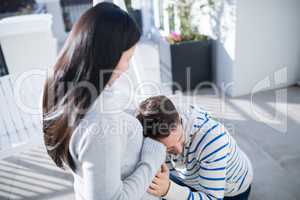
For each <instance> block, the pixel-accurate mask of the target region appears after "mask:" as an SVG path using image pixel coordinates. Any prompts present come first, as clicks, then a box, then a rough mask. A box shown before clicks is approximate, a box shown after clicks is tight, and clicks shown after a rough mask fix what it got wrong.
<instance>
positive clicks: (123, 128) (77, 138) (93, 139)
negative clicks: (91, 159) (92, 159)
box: [69, 111, 142, 159]
mask: <svg viewBox="0 0 300 200" xmlns="http://www.w3.org/2000/svg"><path fill="white" fill-rule="evenodd" d="M134 134H142V126H141V125H140V123H139V121H138V120H137V119H136V118H135V117H134V116H133V115H130V114H128V113H126V112H120V113H115V114H105V113H99V112H95V111H92V112H88V113H87V114H86V115H85V117H84V118H83V119H82V120H81V122H80V123H79V125H78V126H77V127H76V129H75V130H74V131H73V134H72V136H71V140H70V147H69V149H70V153H71V155H72V157H73V158H77V159H80V154H83V152H86V151H87V150H88V149H89V148H91V147H92V146H93V145H99V146H100V145H101V144H102V143H105V142H106V143H107V142H109V143H111V144H113V143H116V144H115V145H120V143H121V144H122V146H125V144H126V142H127V140H128V138H130V137H131V136H133V135H134Z"/></svg>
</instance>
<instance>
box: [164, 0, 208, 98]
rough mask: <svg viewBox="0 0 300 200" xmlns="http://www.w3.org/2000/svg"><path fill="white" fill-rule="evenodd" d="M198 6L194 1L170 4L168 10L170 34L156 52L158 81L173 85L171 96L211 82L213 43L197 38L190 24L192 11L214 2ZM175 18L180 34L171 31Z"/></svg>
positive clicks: (176, 0)
mask: <svg viewBox="0 0 300 200" xmlns="http://www.w3.org/2000/svg"><path fill="white" fill-rule="evenodd" d="M195 2H197V5H196V4H195ZM199 3H200V1H196V0H172V1H170V6H169V7H168V13H169V19H170V23H169V26H170V30H171V31H170V33H169V34H168V35H167V36H165V37H162V38H161V40H160V45H159V49H160V64H161V80H162V82H163V83H167V82H168V83H170V82H172V90H173V92H174V91H175V90H182V91H189V90H193V89H195V88H196V87H197V85H198V84H199V83H201V82H205V81H211V80H212V73H211V71H212V69H211V68H212V40H211V39H210V38H209V37H208V36H206V35H202V34H200V33H199V31H198V29H197V27H196V26H195V25H193V24H192V18H193V15H192V9H193V8H195V6H199V7H198V8H199V9H203V8H204V7H207V6H212V5H213V1H212V0H209V1H206V3H203V4H200V5H199ZM174 10H176V14H177V16H175V12H174ZM175 17H177V18H178V19H179V20H178V21H179V32H174V31H172V30H174V28H175V23H174V21H175V20H174V18H175Z"/></svg>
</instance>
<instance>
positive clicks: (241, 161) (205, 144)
mask: <svg viewBox="0 0 300 200" xmlns="http://www.w3.org/2000/svg"><path fill="white" fill-rule="evenodd" d="M179 113H180V116H181V118H182V121H183V128H184V131H185V138H186V141H185V147H184V151H183V153H182V155H179V156H173V155H169V156H168V159H167V164H168V166H169V168H170V173H171V174H172V175H173V176H175V177H177V178H178V179H179V180H180V181H181V182H182V183H184V184H185V185H188V186H189V187H190V188H193V189H194V190H195V191H197V192H196V193H195V192H190V193H189V196H188V197H187V198H188V199H203V200H204V199H223V198H224V196H235V195H238V194H240V193H242V192H244V191H246V190H247V188H248V187H249V185H250V184H251V182H252V176H253V172H252V166H251V163H250V161H249V159H248V157H247V156H246V155H245V153H244V152H243V151H242V150H241V149H240V148H239V147H238V145H237V144H236V141H235V140H234V138H233V137H232V136H231V135H230V134H229V133H228V132H227V131H226V129H225V127H224V126H223V125H222V124H221V123H219V122H218V121H216V120H214V119H212V118H211V117H210V116H209V115H208V113H207V112H205V111H202V110H200V109H198V108H196V107H194V106H191V107H190V108H189V109H186V110H184V111H182V112H181V111H180V110H179Z"/></svg>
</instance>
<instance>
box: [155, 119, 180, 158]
mask: <svg viewBox="0 0 300 200" xmlns="http://www.w3.org/2000/svg"><path fill="white" fill-rule="evenodd" d="M159 141H160V142H161V143H163V144H164V145H166V147H167V152H168V153H169V154H173V155H178V154H181V153H182V151H183V146H184V134H183V128H182V125H181V123H179V124H178V125H177V127H176V129H174V130H172V131H171V133H170V135H169V136H168V137H165V138H161V139H159Z"/></svg>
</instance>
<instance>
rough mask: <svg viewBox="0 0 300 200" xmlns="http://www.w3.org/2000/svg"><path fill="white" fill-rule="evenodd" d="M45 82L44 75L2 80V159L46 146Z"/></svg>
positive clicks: (0, 146) (0, 81)
mask: <svg viewBox="0 0 300 200" xmlns="http://www.w3.org/2000/svg"><path fill="white" fill-rule="evenodd" d="M42 81H43V78H42V77H41V76H40V77H37V76H28V77H20V76H14V75H6V76H3V77H0V159H3V158H6V157H9V156H11V155H14V154H16V153H19V152H22V151H24V150H26V149H29V148H32V147H34V146H35V145H40V144H42V135H43V134H42V128H41V120H40V116H41V115H40V114H39V113H40V109H39V107H40V106H39V101H40V97H41V90H42V88H41V87H42V85H43V84H42V83H41V82H42Z"/></svg>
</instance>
